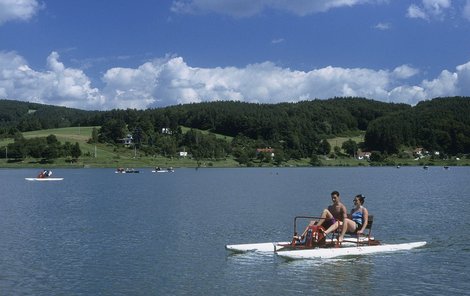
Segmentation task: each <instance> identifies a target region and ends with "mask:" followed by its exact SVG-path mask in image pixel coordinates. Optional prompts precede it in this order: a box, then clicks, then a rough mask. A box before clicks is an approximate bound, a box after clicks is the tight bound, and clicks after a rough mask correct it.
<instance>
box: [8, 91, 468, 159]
mask: <svg viewBox="0 0 470 296" xmlns="http://www.w3.org/2000/svg"><path fill="white" fill-rule="evenodd" d="M469 114H470V98H468V97H453V98H437V99H433V100H430V101H425V102H421V103H419V104H418V105H416V106H414V107H412V106H410V105H407V104H394V103H384V102H379V101H374V100H368V99H364V98H334V99H329V100H311V101H302V102H298V103H279V104H253V103H243V102H233V101H217V102H206V103H195V104H186V105H178V106H170V107H165V108H158V109H147V110H134V109H127V110H111V111H84V110H78V109H71V108H65V107H56V106H49V105H40V104H34V103H26V102H18V101H8V100H0V135H3V137H5V136H8V135H11V134H12V127H17V129H18V130H19V131H21V132H23V131H30V130H36V129H46V128H56V127H67V126H77V125H82V126H89V125H96V126H102V127H103V128H102V130H101V138H100V139H101V140H103V141H108V142H110V141H115V140H116V139H118V138H120V137H122V136H123V135H124V134H125V133H128V132H130V133H133V132H135V131H138V133H139V135H138V137H139V139H141V140H142V143H144V144H145V143H147V142H149V145H152V143H154V142H155V141H154V140H155V139H156V138H158V137H159V136H160V135H161V133H162V129H169V130H171V131H173V132H174V133H177V132H178V128H179V127H180V126H185V127H190V128H197V129H202V130H208V131H211V132H215V133H218V134H222V135H227V136H232V137H238V138H239V137H245V138H248V139H251V140H255V141H258V142H259V143H258V145H269V146H272V147H279V146H282V148H283V149H284V150H285V151H286V152H288V151H290V152H291V153H292V152H293V151H296V153H297V154H298V155H299V156H303V157H310V156H311V155H312V154H314V153H317V152H319V147H320V143H321V141H322V139H325V138H331V137H334V136H338V135H348V134H353V133H355V132H357V131H367V132H366V137H365V140H366V141H365V145H366V147H364V148H365V149H367V150H377V151H386V152H389V153H390V152H391V153H394V152H397V151H398V150H399V149H400V147H402V146H403V145H405V146H409V147H416V146H422V147H424V148H427V149H430V150H442V151H447V152H448V153H470V122H469V121H470V116H469ZM116 127H118V128H116ZM13 130H14V129H13ZM150 140H152V141H150Z"/></svg>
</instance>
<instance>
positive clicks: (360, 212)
mask: <svg viewBox="0 0 470 296" xmlns="http://www.w3.org/2000/svg"><path fill="white" fill-rule="evenodd" d="M364 199H365V196H364V195H362V194H358V195H356V197H354V200H353V202H354V208H353V209H352V210H351V219H349V218H347V217H346V218H345V219H344V220H343V221H338V222H336V223H334V224H333V225H331V226H330V227H329V228H328V229H327V230H325V232H324V233H325V235H326V234H328V233H330V232H333V231H335V230H336V229H338V228H339V227H341V233H340V235H339V237H338V241H339V242H342V241H343V239H344V235H345V234H346V233H347V232H348V233H356V234H358V235H360V234H363V233H364V230H365V229H366V226H367V223H368V222H369V212H368V211H367V209H366V208H365V207H364V206H362V205H363V204H364Z"/></svg>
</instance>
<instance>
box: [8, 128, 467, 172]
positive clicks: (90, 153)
mask: <svg viewBox="0 0 470 296" xmlns="http://www.w3.org/2000/svg"><path fill="white" fill-rule="evenodd" d="M97 128H99V127H97ZM92 130H93V127H68V128H58V129H48V130H40V131H32V132H25V133H23V136H24V137H25V138H33V137H47V136H49V135H51V134H54V135H55V136H56V137H57V139H58V140H59V141H60V142H61V143H62V144H63V143H65V142H70V143H72V144H75V142H78V143H79V145H80V149H81V150H82V156H81V157H80V158H79V159H78V161H77V162H75V163H70V162H67V161H66V159H63V158H60V159H56V160H54V161H53V162H52V163H47V164H44V163H40V162H39V161H40V160H38V159H32V158H31V159H25V160H22V161H19V162H15V161H11V160H10V161H7V160H6V159H5V158H1V159H0V167H3V168H22V167H33V168H35V167H37V168H48V167H70V168H83V167H104V168H106V167H113V168H115V167H124V168H145V167H149V168H150V167H155V166H160V167H169V166H172V167H175V168H178V167H197V166H202V167H238V166H239V164H238V162H236V161H235V160H234V159H232V158H227V159H225V160H217V161H215V160H214V161H212V160H207V161H201V162H200V163H197V161H196V160H194V159H190V158H178V157H174V158H166V157H162V156H158V155H145V154H144V153H143V152H141V151H139V150H132V149H128V148H124V147H117V146H115V145H108V144H102V143H98V144H96V145H95V144H89V143H87V141H88V139H90V138H91V133H92ZM188 130H189V129H188V128H183V132H186V131H188ZM216 136H217V137H219V138H223V139H226V140H227V141H231V140H232V138H231V137H226V136H223V135H216ZM349 139H352V140H354V141H356V142H362V141H363V135H362V134H361V135H356V136H352V137H347V136H345V137H337V138H333V139H329V140H328V141H329V142H330V145H331V147H332V148H333V147H334V146H339V147H341V145H342V143H343V142H345V141H347V140H349ZM12 142H13V140H12V139H3V140H0V147H4V146H6V145H7V144H8V143H12ZM0 153H7V151H0ZM309 162H310V159H308V158H306V159H300V160H290V161H288V162H287V163H284V164H283V166H286V167H307V166H310V164H309ZM321 164H322V166H369V165H370V164H369V163H368V162H367V161H365V160H357V159H354V158H349V157H342V158H336V159H329V158H322V159H321ZM259 165H260V164H258V163H254V166H259ZM262 165H263V166H269V164H265V163H263V164H262ZM386 165H390V166H392V165H400V166H423V165H431V166H432V165H436V166H439V165H442V166H444V165H449V166H454V165H470V159H468V158H462V159H460V160H457V159H456V158H453V159H450V160H430V159H421V160H418V161H416V160H414V159H411V158H407V159H399V158H394V157H389V158H388V161H387V163H386Z"/></svg>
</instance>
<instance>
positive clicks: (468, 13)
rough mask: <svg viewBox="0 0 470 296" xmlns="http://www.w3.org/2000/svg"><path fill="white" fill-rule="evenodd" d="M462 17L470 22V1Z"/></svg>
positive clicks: (468, 0)
mask: <svg viewBox="0 0 470 296" xmlns="http://www.w3.org/2000/svg"><path fill="white" fill-rule="evenodd" d="M462 15H463V17H464V18H465V19H467V20H468V21H470V0H467V2H466V3H465V6H464V8H463V11H462Z"/></svg>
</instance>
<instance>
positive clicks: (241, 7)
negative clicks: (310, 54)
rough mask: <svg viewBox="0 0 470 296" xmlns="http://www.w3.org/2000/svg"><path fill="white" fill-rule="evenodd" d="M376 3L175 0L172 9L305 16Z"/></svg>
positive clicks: (359, 0)
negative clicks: (270, 11)
mask: <svg viewBox="0 0 470 296" xmlns="http://www.w3.org/2000/svg"><path fill="white" fill-rule="evenodd" d="M376 2H383V0H315V1H311V0H298V1H292V0H274V1H273V0H174V1H173V2H172V7H171V9H172V11H173V12H176V13H207V12H214V13H220V14H226V15H231V16H234V17H248V16H253V15H255V14H258V13H261V12H262V11H263V10H265V9H276V10H280V11H288V12H290V13H293V14H296V15H300V16H303V15H309V14H312V13H318V12H325V11H328V10H330V9H333V8H338V7H344V6H354V5H358V4H364V3H376Z"/></svg>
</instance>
